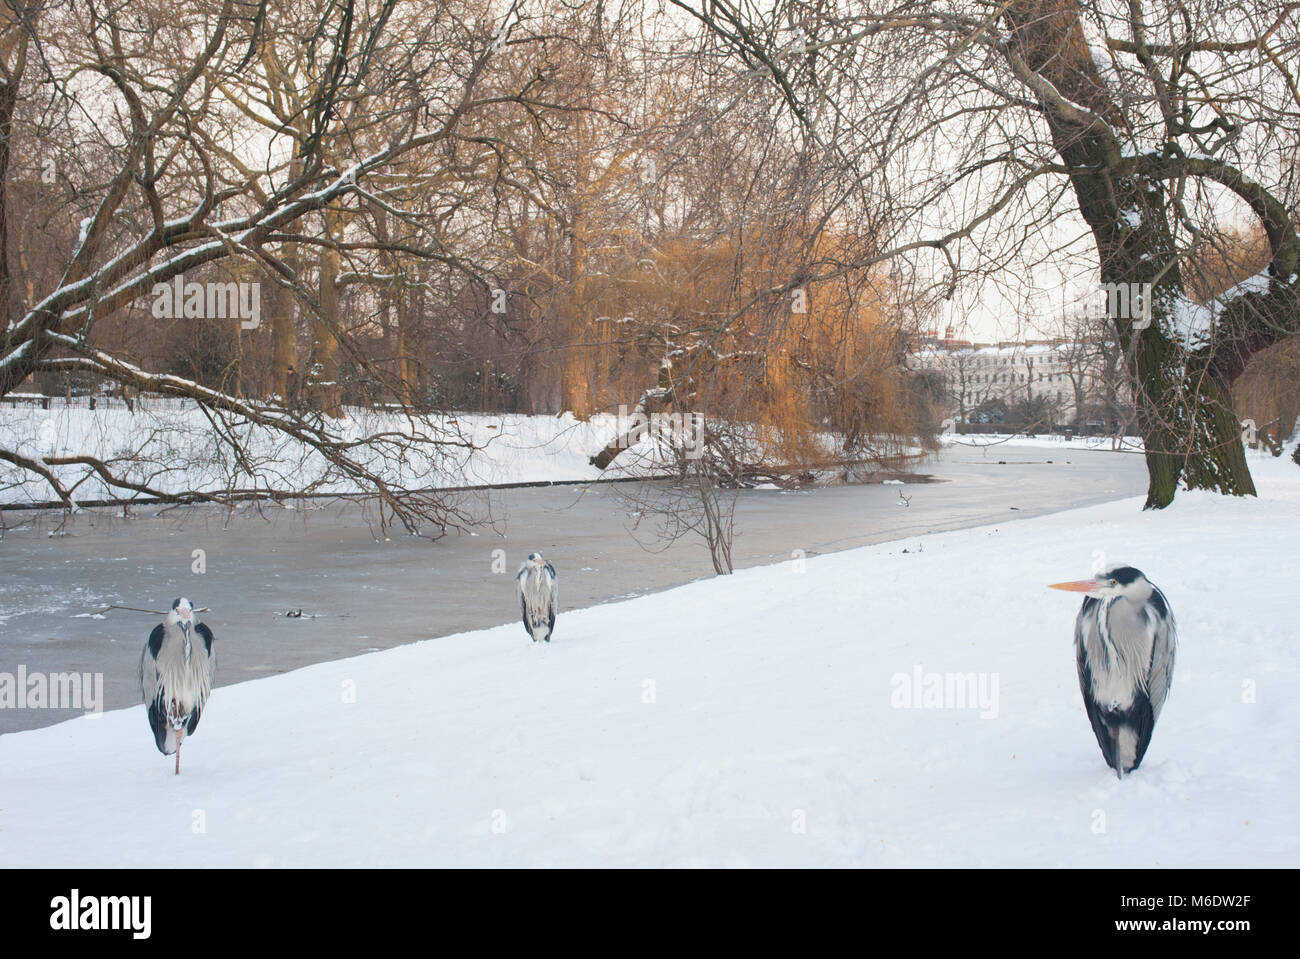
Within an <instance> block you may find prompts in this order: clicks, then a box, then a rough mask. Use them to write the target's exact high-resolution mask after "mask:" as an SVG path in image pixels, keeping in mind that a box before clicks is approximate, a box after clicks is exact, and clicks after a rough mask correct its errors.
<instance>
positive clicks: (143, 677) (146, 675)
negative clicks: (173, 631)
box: [139, 623, 165, 703]
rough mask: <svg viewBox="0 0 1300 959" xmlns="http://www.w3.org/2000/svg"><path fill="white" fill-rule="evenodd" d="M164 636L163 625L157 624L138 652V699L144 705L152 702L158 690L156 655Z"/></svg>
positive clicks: (160, 648) (160, 649)
mask: <svg viewBox="0 0 1300 959" xmlns="http://www.w3.org/2000/svg"><path fill="white" fill-rule="evenodd" d="M164 635H165V630H164V629H163V624H162V623H159V624H158V625H157V626H155V627H154V628H153V632H152V633H150V634H149V640H148V642H146V643H145V644H144V649H142V650H140V672H139V678H140V698H141V699H142V700H143V701H144V702H146V703H148V702H151V701H152V700H153V698H154V693H155V691H156V690H157V689H158V654H159V653H160V652H162V644H163V636H164Z"/></svg>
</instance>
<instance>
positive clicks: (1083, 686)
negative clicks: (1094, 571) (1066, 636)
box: [1074, 596, 1119, 770]
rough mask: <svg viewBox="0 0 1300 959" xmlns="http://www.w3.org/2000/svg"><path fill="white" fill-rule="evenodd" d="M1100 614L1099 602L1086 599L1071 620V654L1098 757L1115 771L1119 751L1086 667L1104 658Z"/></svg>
mask: <svg viewBox="0 0 1300 959" xmlns="http://www.w3.org/2000/svg"><path fill="white" fill-rule="evenodd" d="M1100 611H1101V602H1100V600H1096V599H1093V598H1092V597H1091V596H1089V597H1088V598H1087V599H1085V600H1084V601H1083V605H1082V606H1081V607H1080V608H1079V615H1078V616H1077V617H1076V618H1075V620H1074V654H1075V658H1076V660H1077V663H1078V667H1079V690H1080V692H1082V693H1083V709H1084V712H1086V713H1087V714H1088V723H1089V724H1090V725H1091V726H1092V734H1093V735H1094V736H1096V737H1097V745H1098V746H1100V747H1101V755H1102V757H1103V758H1104V759H1105V760H1106V765H1108V766H1110V767H1111V768H1112V769H1116V770H1118V769H1119V750H1118V748H1117V746H1116V743H1115V738H1114V736H1112V735H1111V730H1110V726H1108V725H1107V723H1106V716H1105V714H1104V713H1103V712H1102V708H1101V704H1100V703H1098V702H1097V693H1096V691H1095V689H1094V687H1093V676H1092V667H1091V666H1090V665H1089V662H1090V659H1089V657H1090V656H1099V655H1100V656H1104V655H1105V652H1104V645H1103V643H1102V642H1101V630H1100V627H1099V626H1098V625H1097V616H1098V614H1099V613H1100Z"/></svg>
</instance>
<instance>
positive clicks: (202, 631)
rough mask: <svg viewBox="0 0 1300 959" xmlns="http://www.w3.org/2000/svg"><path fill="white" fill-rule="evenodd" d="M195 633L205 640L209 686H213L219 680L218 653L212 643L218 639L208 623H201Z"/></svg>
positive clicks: (196, 627) (204, 647)
mask: <svg viewBox="0 0 1300 959" xmlns="http://www.w3.org/2000/svg"><path fill="white" fill-rule="evenodd" d="M194 631H195V632H196V633H198V634H199V637H200V638H201V639H202V640H203V649H204V651H205V652H206V653H207V654H208V684H209V685H211V684H212V683H214V682H216V679H217V652H216V650H214V649H213V648H212V641H213V640H214V639H216V637H215V636H213V635H212V629H211V628H210V627H209V626H208V624H207V623H199V624H198V625H197V626H195V627H194Z"/></svg>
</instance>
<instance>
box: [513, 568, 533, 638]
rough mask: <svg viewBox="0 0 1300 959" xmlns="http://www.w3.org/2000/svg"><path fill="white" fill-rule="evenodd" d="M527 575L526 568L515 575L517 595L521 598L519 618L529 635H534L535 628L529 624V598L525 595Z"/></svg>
mask: <svg viewBox="0 0 1300 959" xmlns="http://www.w3.org/2000/svg"><path fill="white" fill-rule="evenodd" d="M525 575H527V568H526V567H525V566H520V567H519V572H518V573H517V574H516V575H515V595H517V596H518V597H519V617H520V619H522V620H523V623H524V629H526V630H527V631H528V635H529V636H531V635H532V634H533V628H532V626H530V625H529V624H528V597H526V596H525V595H524V576H525Z"/></svg>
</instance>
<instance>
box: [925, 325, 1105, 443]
mask: <svg viewBox="0 0 1300 959" xmlns="http://www.w3.org/2000/svg"><path fill="white" fill-rule="evenodd" d="M913 345H914V347H915V348H914V349H913V350H912V351H911V352H910V353H909V354H908V357H907V364H908V366H909V368H911V369H913V370H916V371H918V372H930V373H935V374H938V375H939V376H941V377H942V379H943V387H944V391H945V393H946V395H947V398H948V410H947V411H946V412H947V415H950V416H952V417H953V418H954V419H955V420H957V421H958V422H959V423H981V422H1000V419H999V417H1000V416H1002V415H1003V414H1004V411H1006V410H1008V409H1010V408H1011V407H1013V406H1016V405H1019V404H1023V403H1024V402H1025V401H1033V400H1039V401H1040V405H1041V404H1043V403H1045V404H1046V405H1047V406H1048V407H1050V411H1051V419H1052V423H1053V424H1074V423H1077V422H1079V421H1080V416H1079V410H1080V406H1082V407H1083V410H1084V413H1085V415H1087V416H1094V415H1099V414H1097V413H1096V412H1095V409H1094V408H1095V407H1103V406H1107V405H1109V406H1114V405H1116V399H1117V396H1116V394H1117V393H1119V392H1121V390H1120V389H1119V387H1118V385H1117V383H1118V380H1119V379H1120V377H1119V376H1117V375H1115V373H1116V370H1115V366H1116V364H1115V356H1114V348H1113V344H1110V343H1096V342H1079V341H1071V340H1065V339H1054V340H1027V341H1024V342H1011V341H1004V342H1001V343H973V342H970V341H967V340H959V339H956V338H955V337H954V336H953V335H952V330H951V329H949V330H947V331H945V333H944V336H943V337H942V338H940V337H938V336H936V335H935V334H934V333H930V334H923V335H922V336H920V337H918V338H917V340H916V341H915V343H914V344H913ZM1118 399H1119V401H1120V402H1122V401H1123V399H1124V398H1123V397H1122V396H1121V397H1118ZM1080 425H1086V422H1085V423H1082V424H1080ZM1108 425H1109V424H1107V426H1108ZM1103 428H1106V427H1103Z"/></svg>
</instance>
